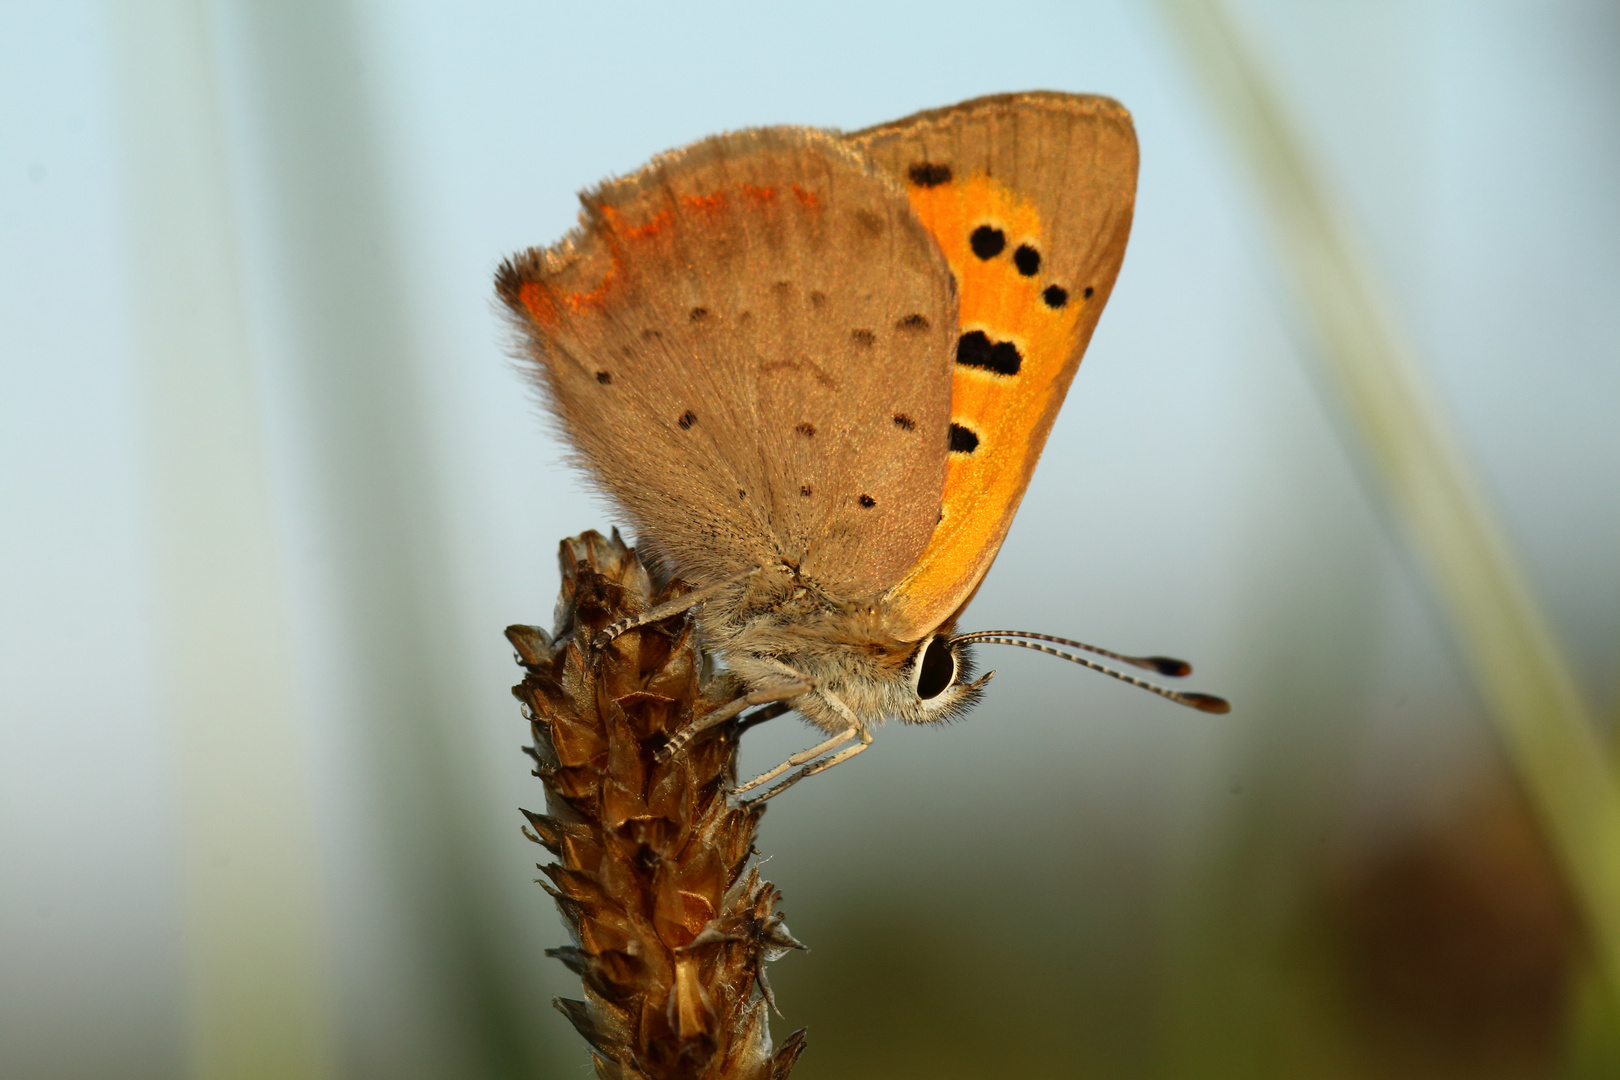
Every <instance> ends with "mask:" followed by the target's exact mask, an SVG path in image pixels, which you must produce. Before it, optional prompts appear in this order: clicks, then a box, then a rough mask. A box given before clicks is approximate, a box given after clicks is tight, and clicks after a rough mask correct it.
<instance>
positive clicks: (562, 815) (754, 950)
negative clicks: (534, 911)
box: [506, 532, 804, 1080]
mask: <svg viewBox="0 0 1620 1080" xmlns="http://www.w3.org/2000/svg"><path fill="white" fill-rule="evenodd" d="M560 557H561V561H562V575H563V584H562V593H561V595H560V596H559V598H558V600H557V614H556V632H555V635H554V636H552V635H547V634H546V633H545V631H543V630H540V629H538V628H536V627H532V626H511V627H508V628H507V631H506V636H507V638H508V639H509V640H510V641H511V642H512V645H513V646H514V647H515V648H516V650H517V658H518V662H519V663H520V664H522V665H523V667H524V670H525V675H524V678H523V682H522V683H521V684H519V685H518V686H516V687H514V688H513V693H514V694H515V695H516V696H517V698H518V700H520V701H521V702H523V703H524V705H525V710H524V711H525V714H526V715H527V716H528V717H529V720H530V725H531V729H532V732H533V736H534V745H533V746H531V747H529V748H527V749H528V752H529V753H530V755H531V756H532V757H533V758H534V760H535V763H536V766H537V767H536V769H535V775H536V776H539V777H540V779H541V781H542V782H543V783H544V784H545V789H546V813H544V814H536V813H531V812H529V811H524V814H525V815H526V816H527V817H528V819H529V824H530V826H531V827H532V829H533V832H529V831H528V830H527V829H526V830H525V833H526V834H527V835H528V836H529V838H530V839H531V840H534V841H535V842H536V843H538V844H541V845H543V846H544V847H545V848H546V849H547V850H548V851H550V852H551V853H552V854H553V855H555V856H556V857H557V861H556V862H554V863H551V864H549V865H545V866H542V867H541V870H542V872H544V874H545V875H546V880H544V881H542V882H541V883H540V884H541V886H542V887H543V888H545V889H546V891H547V892H548V893H550V894H551V896H552V897H553V898H554V899H555V900H556V902H557V908H558V910H559V911H560V912H561V913H562V917H563V921H564V922H565V923H566V924H567V926H568V929H569V933H570V934H571V936H572V937H573V939H574V945H572V946H568V947H564V948H560V949H552V950H549V954H550V955H552V956H554V957H556V958H557V959H559V960H561V961H562V962H563V963H564V964H566V965H568V967H569V968H570V969H571V970H572V971H574V972H576V973H577V974H578V975H579V976H580V978H581V981H582V983H583V986H584V1000H582V1001H575V1000H571V999H559V1000H558V1001H557V1002H556V1005H557V1007H558V1009H560V1010H561V1011H562V1012H563V1014H564V1015H566V1016H567V1017H568V1018H569V1020H571V1021H572V1022H573V1024H574V1026H575V1027H576V1028H577V1029H578V1030H579V1032H580V1034H581V1035H583V1036H584V1037H585V1039H586V1040H587V1041H588V1042H589V1043H590V1044H591V1047H592V1049H593V1051H594V1053H593V1055H592V1059H593V1060H594V1062H595V1064H596V1071H597V1075H598V1076H599V1077H602V1078H603V1080H666V1078H668V1080H673V1078H676V1077H680V1078H682V1080H687V1078H692V1080H784V1078H785V1077H786V1076H787V1075H788V1072H789V1071H790V1070H791V1069H792V1067H793V1063H794V1062H795V1061H796V1060H797V1059H798V1056H799V1054H800V1053H801V1052H802V1051H803V1049H804V1031H803V1029H801V1030H799V1031H796V1032H794V1033H793V1034H792V1035H791V1036H789V1037H788V1039H787V1040H786V1042H784V1043H783V1045H782V1046H781V1047H780V1048H778V1049H776V1050H775V1051H774V1052H773V1050H772V1046H771V1037H770V1030H769V1026H768V1024H767V1009H768V1007H769V1006H770V1005H773V1004H774V1002H773V1001H772V999H771V992H770V984H769V982H767V981H766V978H765V970H764V965H765V962H766V961H768V960H774V959H776V958H777V957H778V956H780V955H781V954H782V953H783V952H785V951H786V950H788V949H794V948H803V946H801V945H800V944H799V943H798V942H797V941H795V940H794V939H793V936H792V935H791V934H790V933H788V930H787V927H786V926H785V925H784V924H783V922H782V916H781V915H780V914H779V913H778V912H777V910H776V905H777V901H778V900H779V899H780V894H779V893H778V892H777V890H776V889H775V888H774V887H773V886H772V885H771V884H770V882H767V881H762V880H760V877H759V871H758V869H757V868H756V867H752V866H750V859H751V857H752V855H753V853H754V840H755V836H756V834H757V830H758V827H759V819H760V817H761V816H762V815H763V813H764V808H763V807H761V808H757V809H753V810H743V809H740V808H737V807H734V806H731V805H729V804H728V802H727V799H726V790H727V788H728V787H730V786H731V785H732V784H734V783H735V782H736V758H737V735H736V729H735V727H734V726H732V725H722V726H720V727H718V728H716V729H714V730H713V731H710V732H707V733H705V734H703V735H700V736H698V738H696V739H694V740H693V741H692V743H691V744H690V746H688V747H687V748H686V749H685V750H683V751H682V752H681V753H679V754H676V755H675V756H674V757H673V758H672V759H671V760H670V761H668V762H665V763H664V764H661V765H660V764H657V763H656V762H655V761H654V758H653V755H654V753H655V752H656V751H657V750H658V748H659V747H661V746H662V745H663V744H664V743H665V742H666V741H667V740H668V739H669V737H670V736H671V735H673V734H674V733H675V732H676V731H678V730H680V728H682V727H684V726H685V725H686V724H688V723H690V722H691V721H693V720H694V719H698V718H701V717H702V716H704V715H705V714H707V713H708V712H710V711H712V710H713V709H716V708H719V707H720V706H722V705H724V704H726V703H727V702H728V701H730V700H732V699H733V698H734V697H735V696H736V694H737V692H738V688H737V686H736V684H735V683H734V682H733V681H732V680H731V679H730V678H729V677H727V676H724V675H722V676H719V677H714V678H706V677H705V665H704V663H703V656H702V653H701V652H700V650H699V648H698V643H697V637H696V631H695V627H694V624H693V622H692V620H691V619H690V617H689V616H688V615H682V616H677V617H675V618H672V619H668V620H665V621H664V622H662V623H654V624H651V625H648V626H644V627H640V628H638V629H633V630H630V631H628V632H626V633H624V634H622V635H620V636H619V637H617V638H615V639H614V640H613V641H612V643H611V644H609V645H608V646H607V648H605V649H603V650H601V651H600V652H598V651H595V650H593V649H592V648H591V647H590V645H589V642H590V641H591V640H592V639H593V638H594V637H595V635H596V634H597V633H598V632H599V631H601V630H602V629H603V628H604V627H606V626H608V625H609V624H610V623H613V622H614V621H616V620H618V619H621V618H624V617H626V616H633V615H636V614H638V613H640V612H643V611H646V610H648V609H649V608H651V607H653V606H654V605H656V604H657V603H660V602H661V601H663V600H667V599H669V597H670V596H673V595H676V594H678V592H679V591H680V590H679V586H675V585H672V586H667V587H665V588H663V589H658V588H656V587H655V584H654V582H653V580H652V578H651V577H650V576H649V575H648V573H647V570H646V568H645V567H643V566H642V564H641V563H640V561H639V560H638V559H637V558H636V553H635V551H634V550H632V549H630V548H627V547H626V546H625V545H624V543H623V541H621V540H620V538H619V536H618V533H617V532H615V533H614V534H613V536H612V537H611V538H605V537H603V536H602V535H601V534H599V533H596V532H587V533H584V534H582V535H580V536H578V537H574V538H572V539H569V540H565V541H563V544H562V549H561V553H560Z"/></svg>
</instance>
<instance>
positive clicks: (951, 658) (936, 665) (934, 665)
mask: <svg viewBox="0 0 1620 1080" xmlns="http://www.w3.org/2000/svg"><path fill="white" fill-rule="evenodd" d="M955 681H956V651H955V650H954V649H952V648H951V643H950V639H949V638H943V637H936V638H933V639H931V640H930V641H929V642H928V645H927V646H926V647H925V648H924V649H923V654H922V656H921V657H920V658H919V659H918V661H917V697H919V698H921V699H922V700H923V701H929V700H932V699H933V698H937V697H939V695H941V694H943V693H944V692H945V688H946V687H948V686H950V685H951V683H953V682H955Z"/></svg>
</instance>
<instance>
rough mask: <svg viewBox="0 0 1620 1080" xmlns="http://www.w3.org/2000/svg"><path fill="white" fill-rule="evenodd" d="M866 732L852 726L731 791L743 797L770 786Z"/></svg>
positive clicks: (855, 725)
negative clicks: (789, 772)
mask: <svg viewBox="0 0 1620 1080" xmlns="http://www.w3.org/2000/svg"><path fill="white" fill-rule="evenodd" d="M864 731H865V729H864V728H862V727H861V726H860V725H859V724H852V725H850V726H849V727H847V728H845V729H844V730H843V731H840V732H839V733H838V734H836V735H834V736H833V737H832V738H830V739H828V740H827V741H826V742H824V743H820V744H818V745H816V746H812V747H811V748H810V749H808V750H800V751H799V752H798V753H797V754H794V755H793V756H792V757H790V758H788V759H787V760H786V761H784V762H782V764H780V765H778V766H777V767H776V768H774V769H770V770H768V771H766V772H762V773H760V774H759V775H758V776H756V777H754V778H753V779H752V780H750V781H748V783H746V784H738V785H737V786H736V787H734V788H732V789H731V794H733V795H741V794H742V793H743V792H745V791H752V790H753V789H754V788H757V787H759V786H760V785H761V784H768V783H770V782H771V781H772V780H775V779H776V778H777V777H778V776H781V775H782V774H783V773H785V772H787V771H788V770H789V769H796V768H798V767H799V766H800V765H803V764H804V763H805V762H807V761H814V760H815V759H816V758H818V757H820V756H821V755H822V754H825V753H827V752H828V751H829V750H836V749H837V748H838V747H840V746H842V745H844V744H845V743H847V742H849V740H851V739H853V738H856V737H857V736H859V735H861V734H863V733H864ZM866 738H867V739H868V741H870V739H871V736H866Z"/></svg>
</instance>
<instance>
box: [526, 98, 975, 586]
mask: <svg viewBox="0 0 1620 1080" xmlns="http://www.w3.org/2000/svg"><path fill="white" fill-rule="evenodd" d="M581 201H582V203H583V204H584V211H583V213H582V214H581V219H580V226H579V228H578V229H576V230H575V232H574V233H572V234H571V235H570V236H569V237H568V238H566V239H565V240H564V241H563V242H562V243H560V244H558V245H557V246H555V247H553V248H550V249H548V250H538V249H536V250H532V251H529V252H527V253H525V254H523V255H521V256H518V257H516V258H514V259H513V260H510V261H508V262H507V263H506V264H505V265H504V266H503V267H502V268H501V271H500V273H499V275H498V278H497V288H498V291H499V293H500V295H501V297H502V299H503V300H504V301H505V302H506V304H507V305H508V307H509V308H510V309H511V311H512V312H513V315H514V317H515V319H516V322H517V324H518V327H519V329H520V331H521V332H522V334H523V336H524V337H525V338H526V339H527V344H528V345H529V349H528V353H529V356H530V358H531V359H532V360H533V367H534V371H535V373H536V375H537V376H538V380H539V382H540V384H541V386H542V388H543V390H544V392H545V396H546V398H547V400H548V403H549V404H550V406H551V408H552V410H553V412H554V413H555V415H556V416H557V417H558V418H559V420H560V421H561V424H562V426H563V428H564V431H565V434H566V435H567V436H568V438H569V439H570V440H571V442H572V443H573V445H574V446H575V448H576V449H577V450H578V452H579V454H580V456H581V457H582V458H583V460H584V462H585V464H586V465H587V466H588V467H589V469H590V470H591V472H592V473H593V475H594V477H595V479H596V480H597V482H598V483H599V484H600V486H601V487H602V488H603V489H604V490H605V491H606V492H607V493H608V494H609V495H610V496H611V497H612V498H613V499H614V500H615V501H616V502H617V503H618V504H619V506H620V507H621V508H622V509H623V510H624V511H625V512H626V513H627V514H628V516H629V517H630V519H631V521H632V522H633V523H634V525H635V526H636V528H637V533H638V541H639V542H640V543H641V544H642V545H643V547H644V548H646V549H648V550H649V551H650V553H651V554H653V555H655V556H656V557H658V558H659V559H661V560H662V561H663V563H664V565H665V566H666V568H667V569H669V570H670V571H672V572H674V573H677V574H679V575H680V576H682V577H684V578H687V579H688V580H691V581H694V582H696V583H698V584H707V583H710V582H715V581H722V580H729V579H732V578H735V577H737V576H739V575H741V574H744V573H746V572H748V571H749V570H751V569H753V568H755V567H758V566H762V565H771V564H774V563H776V562H777V561H779V560H785V561H787V562H789V563H792V564H794V565H797V566H799V567H801V569H802V570H803V571H804V573H806V574H807V575H808V576H810V577H811V578H812V579H813V580H815V581H817V582H818V583H819V584H820V585H821V586H822V587H824V588H826V589H827V590H828V591H830V592H832V593H834V594H835V595H839V596H843V597H847V598H861V597H870V598H876V597H878V596H880V595H882V594H883V593H884V592H885V591H886V590H888V589H889V588H891V587H892V586H894V585H895V584H896V583H898V582H899V581H900V580H901V578H902V577H903V576H904V575H905V573H906V572H907V571H908V570H909V569H910V568H911V567H912V566H913V565H914V564H915V563H916V562H917V560H918V558H919V557H920V556H921V555H922V552H923V550H924V548H925V547H926V546H927V544H928V541H929V537H930V536H931V535H932V534H933V531H934V526H935V524H936V523H937V521H938V514H939V505H940V497H941V490H942V488H943V485H944V480H945V457H946V441H947V431H948V427H949V423H950V398H951V377H952V376H951V372H952V355H953V348H954V340H955V328H956V308H955V299H954V295H953V286H952V281H951V275H950V272H949V270H948V268H947V267H946V265H945V262H944V260H943V259H942V257H941V255H940V253H939V251H938V248H937V247H936V245H935V244H934V242H933V240H932V239H931V238H930V236H929V233H928V232H927V230H926V229H924V227H923V226H922V225H921V224H920V223H919V222H918V220H917V217H916V215H915V213H914V212H913V210H912V209H911V206H910V203H909V201H908V198H907V195H906V193H905V191H904V190H903V188H902V186H901V185H899V184H898V183H896V182H895V181H894V180H893V179H892V178H890V177H889V176H888V175H887V174H885V173H883V172H882V171H881V170H877V169H875V168H874V167H873V166H872V165H871V163H869V162H867V161H865V160H864V159H863V158H862V157H861V156H860V155H859V154H858V153H856V152H855V151H853V150H852V149H851V148H850V147H848V146H846V145H845V144H843V143H842V142H841V141H840V140H839V139H838V138H837V137H836V136H833V135H829V134H827V133H822V132H817V131H811V130H806V129H797V128H769V129H760V130H756V131H749V132H741V133H737V134H732V135H724V136H719V137H716V138H712V139H706V140H704V141H702V142H699V143H696V144H693V145H692V146H690V147H687V148H686V149H684V150H680V151H676V152H673V153H671V154H666V155H664V156H662V157H660V158H657V159H655V160H654V161H653V162H652V163H651V164H649V165H648V166H646V167H645V168H644V169H642V170H641V171H639V172H637V173H636V174H634V175H632V176H629V177H626V178H623V179H620V180H615V181H611V182H609V183H606V184H604V185H603V186H601V187H599V188H597V189H596V190H594V191H591V192H588V193H586V194H585V195H583V196H582V197H581Z"/></svg>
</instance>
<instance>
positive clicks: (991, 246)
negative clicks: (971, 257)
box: [968, 225, 1007, 259]
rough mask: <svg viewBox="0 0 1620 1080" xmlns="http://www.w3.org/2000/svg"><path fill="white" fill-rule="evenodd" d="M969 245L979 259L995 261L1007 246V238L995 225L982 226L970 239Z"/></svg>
mask: <svg viewBox="0 0 1620 1080" xmlns="http://www.w3.org/2000/svg"><path fill="white" fill-rule="evenodd" d="M968 245H969V246H970V247H972V248H973V254H975V255H977V256H978V257H979V258H981V259H993V258H995V257H996V256H997V255H1000V254H1001V252H1002V249H1004V248H1005V247H1006V246H1007V236H1006V234H1005V233H1003V232H1002V231H1001V230H1000V229H998V228H996V227H995V226H993V225H980V226H979V227H978V228H977V229H974V230H973V235H972V236H969V237H968Z"/></svg>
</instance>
